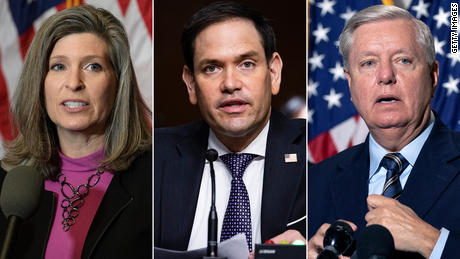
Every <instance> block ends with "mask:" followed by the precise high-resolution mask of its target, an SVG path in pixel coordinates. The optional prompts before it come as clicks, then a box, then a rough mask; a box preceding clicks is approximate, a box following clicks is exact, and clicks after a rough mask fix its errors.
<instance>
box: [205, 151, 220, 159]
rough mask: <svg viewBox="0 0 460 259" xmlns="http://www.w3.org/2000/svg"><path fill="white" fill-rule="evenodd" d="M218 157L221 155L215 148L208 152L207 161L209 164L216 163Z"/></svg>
mask: <svg viewBox="0 0 460 259" xmlns="http://www.w3.org/2000/svg"><path fill="white" fill-rule="evenodd" d="M218 156H219V154H218V153H217V151H216V150H215V149H214V148H210V149H208V150H206V159H207V160H208V161H209V162H214V161H216V160H217V157H218Z"/></svg>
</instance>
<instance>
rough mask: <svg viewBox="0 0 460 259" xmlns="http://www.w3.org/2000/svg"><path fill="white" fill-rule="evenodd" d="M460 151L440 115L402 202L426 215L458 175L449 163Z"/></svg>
mask: <svg viewBox="0 0 460 259" xmlns="http://www.w3.org/2000/svg"><path fill="white" fill-rule="evenodd" d="M459 156H460V152H459V150H458V148H457V147H456V146H455V144H454V143H453V142H452V141H451V137H450V132H449V130H448V129H447V127H446V126H445V125H444V124H443V123H442V121H441V120H440V119H439V117H437V119H436V121H435V125H434V127H433V130H432V132H431V133H430V136H429V137H428V139H427V141H426V142H425V144H424V146H423V148H422V150H421V151H420V154H419V156H418V158H417V161H416V162H415V165H414V168H412V172H411V174H410V176H409V179H408V181H407V183H406V186H405V187H404V190H403V193H402V195H401V198H400V202H401V203H403V204H405V205H407V206H409V207H411V208H412V209H413V210H414V212H415V213H417V215H418V216H419V217H420V218H422V219H423V218H424V217H425V216H426V215H427V213H428V212H429V211H430V209H431V207H432V206H433V205H434V204H435V203H436V201H437V200H438V199H439V197H440V196H441V195H442V193H443V192H444V190H445V189H446V188H447V187H448V186H449V184H450V183H451V182H452V180H453V179H454V178H455V177H456V176H457V175H458V173H459V168H456V167H453V166H450V165H449V161H451V160H453V159H455V158H458V157H459Z"/></svg>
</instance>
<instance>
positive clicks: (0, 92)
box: [0, 0, 153, 158]
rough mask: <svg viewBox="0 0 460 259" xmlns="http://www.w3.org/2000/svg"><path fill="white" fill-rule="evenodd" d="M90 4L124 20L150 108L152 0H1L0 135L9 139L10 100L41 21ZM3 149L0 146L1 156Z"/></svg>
mask: <svg viewBox="0 0 460 259" xmlns="http://www.w3.org/2000/svg"><path fill="white" fill-rule="evenodd" d="M83 4H92V5H95V6H97V7H102V8H104V9H107V10H108V11H110V12H112V13H113V14H114V15H115V16H116V17H117V18H118V19H119V20H120V21H121V22H123V24H124V25H125V28H126V31H127V33H128V37H129V40H130V45H131V57H132V60H133V63H134V68H135V70H136V76H137V80H138V84H139V87H140V89H141V92H142V95H143V97H144V100H145V102H146V103H147V104H148V106H149V107H150V108H151V109H152V80H153V79H152V75H153V73H152V71H153V70H152V66H153V63H152V62H153V58H152V39H153V38H152V0H0V135H1V139H2V141H6V140H11V139H12V138H13V137H12V134H11V123H10V120H9V117H8V113H9V100H10V99H11V97H12V95H13V93H14V89H15V87H16V84H17V81H18V78H19V75H20V73H21V69H22V64H23V62H24V58H25V56H26V53H27V50H28V47H29V45H30V43H31V42H32V39H33V37H34V35H35V33H36V31H37V30H38V28H40V25H41V24H43V22H44V21H45V20H46V18H48V17H49V16H51V15H53V14H54V13H56V12H59V11H61V10H63V9H66V8H69V7H72V6H76V5H83ZM2 155H3V149H2V148H1V147H0V158H1V157H2Z"/></svg>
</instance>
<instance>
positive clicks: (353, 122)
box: [307, 0, 460, 163]
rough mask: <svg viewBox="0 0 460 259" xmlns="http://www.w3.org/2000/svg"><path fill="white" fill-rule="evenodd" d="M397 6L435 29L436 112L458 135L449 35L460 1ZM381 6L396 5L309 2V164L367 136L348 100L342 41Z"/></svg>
mask: <svg viewBox="0 0 460 259" xmlns="http://www.w3.org/2000/svg"><path fill="white" fill-rule="evenodd" d="M395 2H396V0H395ZM398 2H404V3H405V6H400V7H404V8H406V9H407V10H408V11H409V12H410V13H411V14H412V15H414V16H415V17H416V18H418V19H420V20H422V21H423V22H425V24H427V25H428V26H429V27H430V29H431V32H432V34H433V36H434V40H435V49H436V60H437V61H438V62H439V70H440V74H439V81H438V86H437V88H436V92H435V97H434V98H433V99H432V109H434V110H435V111H436V112H437V113H438V114H439V115H440V117H441V119H442V120H443V122H444V123H445V124H446V125H447V126H448V127H450V128H451V129H454V130H457V131H460V93H459V86H460V54H459V53H458V52H457V53H452V52H451V32H455V31H453V30H451V17H452V16H451V4H452V3H459V0H413V1H410V0H406V1H398ZM382 3H383V4H394V2H393V1H392V0H382V1H381V0H315V1H310V6H309V7H310V8H309V10H310V13H309V14H310V15H309V17H310V23H309V24H310V27H309V42H308V47H309V50H308V57H309V61H308V63H309V67H308V112H307V116H308V149H309V161H310V162H313V163H317V162H320V161H322V160H324V159H326V158H328V157H330V156H332V155H335V154H337V153H338V152H340V151H342V150H344V149H346V148H348V147H350V146H353V145H356V144H359V143H361V142H363V141H364V140H365V138H366V136H367V133H368V130H367V127H366V125H365V124H364V122H363V120H362V119H361V118H360V116H359V115H358V113H357V111H356V109H355V107H354V106H353V103H352V102H351V100H350V91H349V89H348V83H347V81H346V78H345V74H344V72H343V60H342V56H341V55H340V54H339V49H338V38H339V35H340V33H341V32H342V29H343V27H344V25H345V22H346V21H348V19H349V18H350V17H351V16H353V14H355V13H357V12H359V11H360V10H362V9H364V8H366V7H369V6H371V5H376V4H382ZM458 32H459V31H458V30H456V33H457V34H458Z"/></svg>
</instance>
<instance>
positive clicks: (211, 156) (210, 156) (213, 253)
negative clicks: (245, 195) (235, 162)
mask: <svg viewBox="0 0 460 259" xmlns="http://www.w3.org/2000/svg"><path fill="white" fill-rule="evenodd" d="M217 157H218V154H217V151H216V150H215V149H209V150H207V151H206V159H207V160H208V161H209V165H210V167H211V210H210V211H209V218H208V253H207V256H203V259H208V258H214V259H227V257H221V256H218V255H217V211H216V179H215V173H214V165H213V162H214V161H216V160H217Z"/></svg>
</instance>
